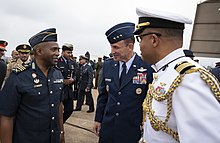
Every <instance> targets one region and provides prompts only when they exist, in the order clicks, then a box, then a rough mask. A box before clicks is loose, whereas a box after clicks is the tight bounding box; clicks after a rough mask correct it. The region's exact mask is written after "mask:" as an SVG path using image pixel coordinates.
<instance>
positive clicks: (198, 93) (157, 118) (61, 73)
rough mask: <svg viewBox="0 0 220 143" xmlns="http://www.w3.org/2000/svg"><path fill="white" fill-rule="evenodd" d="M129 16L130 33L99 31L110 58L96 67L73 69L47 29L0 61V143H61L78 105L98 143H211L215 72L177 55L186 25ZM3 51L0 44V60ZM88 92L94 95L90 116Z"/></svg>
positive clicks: (217, 92) (218, 120)
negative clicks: (91, 116) (135, 20)
mask: <svg viewBox="0 0 220 143" xmlns="http://www.w3.org/2000/svg"><path fill="white" fill-rule="evenodd" d="M136 12H137V15H138V18H139V21H138V23H137V24H136V26H135V24H134V23H131V22H122V23H118V24H116V25H114V26H112V27H110V28H109V29H108V30H107V31H106V33H105V35H106V38H107V40H108V42H109V44H110V47H111V54H110V56H111V57H110V58H108V57H105V56H104V57H103V59H102V58H98V62H97V63H95V62H94V61H92V60H91V59H90V53H89V52H86V53H85V54H84V55H81V56H79V61H78V62H77V61H76V58H75V57H73V55H72V52H73V50H74V47H73V45H72V44H71V43H66V44H64V45H62V48H61V49H62V51H61V53H60V52H59V49H60V48H59V45H58V43H57V33H56V29H55V28H49V29H46V30H43V31H41V32H38V33H37V34H35V35H34V36H32V37H31V38H30V39H29V44H21V45H18V46H17V47H16V48H15V50H13V51H12V59H11V61H10V62H9V63H8V64H7V65H6V63H5V62H4V61H3V60H0V66H1V67H0V69H1V70H0V71H1V72H0V87H2V89H1V91H0V140H1V142H2V143H12V142H13V143H49V142H51V143H64V142H65V138H64V132H65V131H64V127H63V124H64V123H65V122H66V120H67V119H68V118H69V117H70V116H71V115H72V112H73V111H81V110H82V105H83V104H84V102H85V104H87V105H88V106H89V108H88V111H87V113H92V112H95V118H94V126H93V131H94V133H95V134H96V135H97V136H98V137H99V143H125V142H126V143H138V142H143V143H144V142H147V143H176V142H180V143H193V142H199V143H206V142H209V143H219V142H220V136H219V133H220V129H219V128H218V125H219V124H220V104H219V102H220V89H219V81H218V76H219V71H216V70H212V71H211V72H209V71H208V70H206V69H205V68H204V67H202V66H201V65H199V63H198V62H195V61H194V60H193V57H194V55H193V53H192V51H189V50H184V49H183V48H182V46H183V32H184V29H185V24H191V20H190V19H188V18H186V17H183V16H181V15H178V14H174V13H168V12H164V11H157V10H150V9H144V8H137V9H136ZM135 38H136V39H135ZM136 41H137V42H138V43H139V47H140V51H141V56H140V55H138V54H137V53H136V52H134V44H135V42H136ZM7 44H8V43H7V41H4V40H1V41H0V58H1V57H2V56H3V55H4V52H5V51H6V47H7ZM31 55H32V56H31ZM102 60H104V62H103V61H102ZM216 77H217V78H216ZM94 78H95V82H93V79H94ZM92 88H94V89H98V98H97V105H96V108H95V105H94V99H93V96H92V92H91V91H92ZM73 100H77V104H76V108H75V109H74V106H73Z"/></svg>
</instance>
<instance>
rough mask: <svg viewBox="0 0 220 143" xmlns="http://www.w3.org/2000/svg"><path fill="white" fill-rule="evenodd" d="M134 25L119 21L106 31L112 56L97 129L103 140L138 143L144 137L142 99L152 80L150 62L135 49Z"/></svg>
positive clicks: (103, 142) (100, 98)
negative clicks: (142, 57)
mask: <svg viewBox="0 0 220 143" xmlns="http://www.w3.org/2000/svg"><path fill="white" fill-rule="evenodd" d="M133 31H134V24H133V23H130V22H125V23H120V24H117V25H115V26H113V27H112V28H110V29H109V30H108V31H107V32H106V33H105V34H106V36H107V39H108V41H109V43H110V44H111V53H112V54H113V59H109V60H106V61H105V62H104V66H103V73H102V80H101V85H100V87H99V96H98V99H97V108H96V115H95V123H94V128H93V129H94V132H95V133H96V134H97V135H98V136H99V142H100V143H137V142H138V141H139V139H140V137H141V124H142V102H143V100H144V98H145V96H146V93H147V89H148V88H147V87H148V84H149V83H150V82H151V81H152V72H153V71H152V69H151V67H150V65H149V64H147V63H145V62H143V61H142V59H141V58H140V57H139V56H138V55H137V54H136V53H135V52H134V51H133V49H134V43H135V39H134V35H133Z"/></svg>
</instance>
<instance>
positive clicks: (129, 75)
mask: <svg viewBox="0 0 220 143" xmlns="http://www.w3.org/2000/svg"><path fill="white" fill-rule="evenodd" d="M139 59H140V57H138V56H137V55H135V58H134V61H133V62H132V64H131V67H130V69H129V71H128V73H127V74H126V76H125V79H124V80H123V81H122V84H121V87H120V89H119V90H121V89H122V88H123V87H124V86H126V85H127V84H128V83H129V82H130V81H131V80H132V79H133V77H134V76H136V73H137V69H138V67H139ZM118 81H119V80H118Z"/></svg>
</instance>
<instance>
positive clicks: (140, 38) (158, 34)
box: [136, 32, 161, 43]
mask: <svg viewBox="0 0 220 143" xmlns="http://www.w3.org/2000/svg"><path fill="white" fill-rule="evenodd" d="M150 34H155V35H157V36H158V37H160V36H161V34H160V33H153V32H150V33H146V34H142V35H139V36H136V39H137V41H138V42H139V43H140V42H141V40H142V38H143V37H144V36H147V35H150Z"/></svg>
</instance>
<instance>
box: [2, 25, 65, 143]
mask: <svg viewBox="0 0 220 143" xmlns="http://www.w3.org/2000/svg"><path fill="white" fill-rule="evenodd" d="M29 43H30V45H31V46H32V47H33V50H34V55H35V60H34V61H33V62H32V63H31V64H30V66H29V67H25V66H23V67H21V66H20V67H17V68H16V70H13V72H12V73H11V74H10V76H9V77H8V79H7V80H6V83H5V86H4V87H3V89H2V92H1V95H0V115H1V127H0V131H1V135H2V136H1V143H12V142H13V143H64V134H63V133H64V131H63V120H62V119H63V108H62V106H61V98H62V89H63V76H62V74H61V72H60V71H59V70H57V69H55V68H54V65H55V64H56V62H57V60H58V55H59V46H58V44H57V34H56V29H55V28H50V29H46V30H43V31H41V32H39V33H37V34H36V35H34V36H33V37H31V38H30V39H29Z"/></svg>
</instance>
